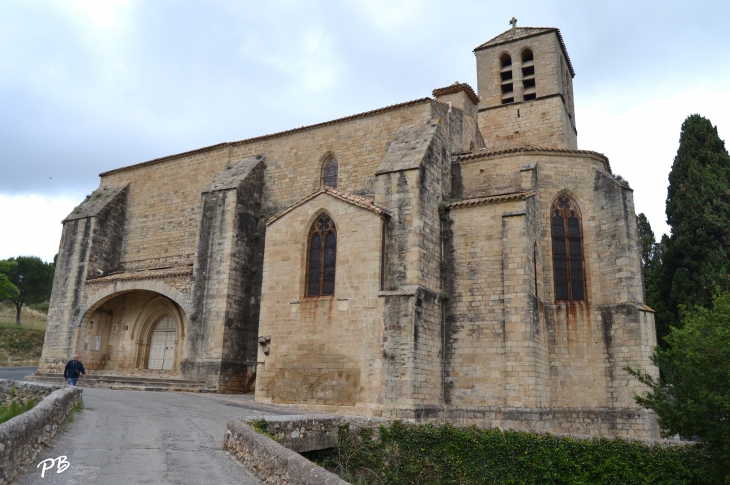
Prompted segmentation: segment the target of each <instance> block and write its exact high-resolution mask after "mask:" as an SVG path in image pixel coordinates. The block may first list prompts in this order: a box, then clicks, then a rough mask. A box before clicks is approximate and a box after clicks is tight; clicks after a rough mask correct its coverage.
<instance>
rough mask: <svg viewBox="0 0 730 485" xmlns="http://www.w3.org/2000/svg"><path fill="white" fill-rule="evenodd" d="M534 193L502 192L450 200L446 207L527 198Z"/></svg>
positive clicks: (451, 207)
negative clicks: (500, 193)
mask: <svg viewBox="0 0 730 485" xmlns="http://www.w3.org/2000/svg"><path fill="white" fill-rule="evenodd" d="M534 195H535V192H533V191H530V192H513V193H511V194H502V195H490V196H487V197H473V198H471V199H463V200H460V201H457V202H452V203H451V204H449V205H447V206H446V207H447V208H449V209H453V208H455V207H467V206H470V205H481V204H490V203H492V202H504V201H507V200H519V199H527V198H528V197H532V196H534Z"/></svg>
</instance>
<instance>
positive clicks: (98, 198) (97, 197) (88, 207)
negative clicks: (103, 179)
mask: <svg viewBox="0 0 730 485" xmlns="http://www.w3.org/2000/svg"><path fill="white" fill-rule="evenodd" d="M128 186H129V184H128V183H124V184H119V185H102V186H101V187H99V188H97V189H96V190H95V191H93V192H92V193H91V195H88V196H87V197H86V199H84V201H83V202H81V203H80V204H79V205H77V206H76V208H74V210H73V211H72V212H71V213H70V214H69V215H68V216H66V218H65V219H64V220H63V222H68V221H73V220H75V219H85V218H86V217H94V216H96V215H98V214H99V212H101V211H102V210H103V209H104V208H105V207H106V206H107V204H108V203H109V202H110V201H112V200H113V199H114V198H115V197H116V196H117V195H119V194H120V193H121V192H122V191H123V190H125V189H126V188H127V187H128Z"/></svg>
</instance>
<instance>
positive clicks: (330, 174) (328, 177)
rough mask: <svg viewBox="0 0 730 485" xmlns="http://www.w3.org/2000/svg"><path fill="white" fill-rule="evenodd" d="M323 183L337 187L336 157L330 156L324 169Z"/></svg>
mask: <svg viewBox="0 0 730 485" xmlns="http://www.w3.org/2000/svg"><path fill="white" fill-rule="evenodd" d="M322 185H324V186H325V187H332V188H333V189H336V188H337V161H336V160H335V157H329V159H327V161H326V162H325V164H324V169H323V170H322Z"/></svg>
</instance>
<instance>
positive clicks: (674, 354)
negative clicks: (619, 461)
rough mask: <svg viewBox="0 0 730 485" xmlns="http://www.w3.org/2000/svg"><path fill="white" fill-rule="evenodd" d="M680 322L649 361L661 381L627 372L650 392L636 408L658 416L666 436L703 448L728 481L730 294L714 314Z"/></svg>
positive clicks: (703, 312) (717, 302)
mask: <svg viewBox="0 0 730 485" xmlns="http://www.w3.org/2000/svg"><path fill="white" fill-rule="evenodd" d="M683 316H684V321H683V323H684V324H683V326H682V327H681V328H672V330H671V332H670V333H669V335H668V336H667V337H666V342H667V344H668V345H667V348H666V349H662V348H657V349H656V350H655V351H654V353H653V355H652V362H653V363H654V364H655V365H656V366H657V367H659V368H660V369H661V370H662V375H661V377H660V378H658V379H657V378H655V377H653V376H651V375H649V374H648V373H647V372H645V371H636V370H631V369H628V370H629V372H631V373H632V374H633V375H634V376H636V377H637V378H638V379H639V380H640V381H641V382H643V383H644V384H646V385H647V386H649V389H650V390H649V391H648V392H646V393H645V394H644V395H643V396H637V398H636V402H638V403H639V404H640V405H642V406H644V407H647V408H649V409H652V410H654V412H656V413H657V416H658V421H659V426H660V427H661V428H662V433H663V434H664V435H665V436H671V435H675V434H680V435H682V436H692V437H697V438H699V439H700V440H701V441H703V442H705V443H707V445H708V448H709V449H710V450H711V451H712V452H713V453H714V454H715V456H716V462H717V464H718V465H720V467H721V469H722V470H724V471H723V473H724V474H727V478H728V479H730V474H728V472H730V380H729V379H728V377H729V376H730V294H724V295H722V296H720V297H718V298H717V299H715V301H714V305H713V308H712V309H709V310H708V309H704V308H696V309H695V310H694V311H693V312H691V313H685V314H684V315H683Z"/></svg>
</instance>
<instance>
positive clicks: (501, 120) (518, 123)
mask: <svg viewBox="0 0 730 485" xmlns="http://www.w3.org/2000/svg"><path fill="white" fill-rule="evenodd" d="M479 129H480V130H481V132H482V136H483V137H484V144H485V146H486V147H487V149H488V150H502V149H505V148H512V147H518V146H534V147H550V148H566V149H572V150H575V149H577V148H578V132H577V131H576V129H575V124H574V123H573V121H572V120H571V118H570V116H569V113H568V111H567V108H566V105H565V100H564V98H563V97H562V95H560V94H554V95H549V96H545V97H542V98H537V99H534V100H532V101H521V102H515V103H511V104H504V105H501V106H494V107H489V108H482V109H480V110H479Z"/></svg>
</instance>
